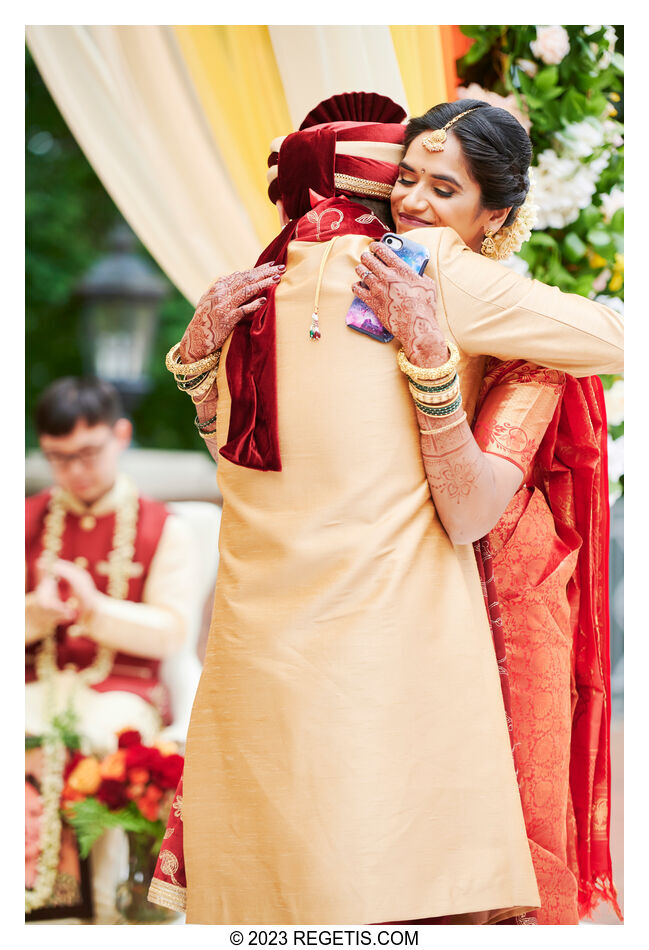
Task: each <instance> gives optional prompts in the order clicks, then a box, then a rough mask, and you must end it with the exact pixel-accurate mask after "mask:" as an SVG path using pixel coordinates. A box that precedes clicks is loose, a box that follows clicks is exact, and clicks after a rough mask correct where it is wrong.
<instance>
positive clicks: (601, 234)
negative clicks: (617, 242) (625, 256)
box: [587, 227, 612, 257]
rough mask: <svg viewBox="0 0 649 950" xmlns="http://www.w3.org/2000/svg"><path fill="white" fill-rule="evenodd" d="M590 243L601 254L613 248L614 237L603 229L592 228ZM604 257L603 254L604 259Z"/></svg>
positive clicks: (589, 233) (588, 236)
mask: <svg viewBox="0 0 649 950" xmlns="http://www.w3.org/2000/svg"><path fill="white" fill-rule="evenodd" d="M587 238H588V243H589V244H592V246H593V247H594V248H595V249H596V250H597V251H598V252H599V253H600V254H601V253H602V251H603V250H607V249H608V248H610V246H611V238H612V235H611V234H610V233H609V232H608V231H606V230H605V229H604V228H603V227H594V228H591V229H590V231H589V232H588V235H587ZM603 256H604V255H603V254H602V257H603Z"/></svg>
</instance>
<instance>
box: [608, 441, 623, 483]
mask: <svg viewBox="0 0 649 950" xmlns="http://www.w3.org/2000/svg"><path fill="white" fill-rule="evenodd" d="M621 475H624V436H623V435H621V436H620V438H619V439H612V438H611V436H610V435H609V437H608V477H609V479H610V480H611V481H612V482H616V481H617V480H618V478H619V477H620V476H621Z"/></svg>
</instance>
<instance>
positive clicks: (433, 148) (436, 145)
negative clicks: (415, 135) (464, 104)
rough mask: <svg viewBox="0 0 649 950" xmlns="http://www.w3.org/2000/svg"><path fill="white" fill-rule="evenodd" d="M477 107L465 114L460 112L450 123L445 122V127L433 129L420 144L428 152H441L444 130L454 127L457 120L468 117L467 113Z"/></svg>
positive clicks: (444, 139)
mask: <svg viewBox="0 0 649 950" xmlns="http://www.w3.org/2000/svg"><path fill="white" fill-rule="evenodd" d="M477 108H478V107H477V106H475V107H474V108H473V109H467V110H466V111H465V112H460V114H459V115H456V116H455V118H454V119H451V121H450V122H447V123H446V125H445V126H444V127H443V128H441V129H433V131H432V132H430V133H429V134H428V135H427V136H426V137H425V138H423V139H422V140H421V144H422V145H423V146H424V148H425V149H427V150H428V151H429V152H443V151H444V145H445V144H446V130H447V129H450V127H451V126H452V125H455V123H456V122H457V120H458V119H461V118H462V116H463V115H468V114H469V112H475V111H476V109H477Z"/></svg>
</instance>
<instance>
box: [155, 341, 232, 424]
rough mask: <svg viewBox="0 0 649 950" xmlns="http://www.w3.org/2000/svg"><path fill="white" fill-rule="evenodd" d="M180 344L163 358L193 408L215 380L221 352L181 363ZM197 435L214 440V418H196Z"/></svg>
mask: <svg viewBox="0 0 649 950" xmlns="http://www.w3.org/2000/svg"><path fill="white" fill-rule="evenodd" d="M179 350H180V343H176V344H175V345H174V346H172V347H171V349H170V350H169V352H168V353H167V356H166V357H165V366H166V367H167V369H168V370H169V372H170V373H172V374H173V377H174V379H175V380H176V386H177V387H178V389H179V390H180V391H181V392H184V393H188V395H189V396H190V398H191V400H192V402H193V403H194V405H195V406H200V404H201V403H202V402H205V400H206V399H207V397H208V396H209V394H210V393H211V392H212V387H213V386H214V382H215V380H216V374H217V373H218V370H219V362H220V360H221V351H220V350H217V351H216V353H210V355H209V356H206V357H205V358H204V359H202V360H196V362H194V363H182V362H181V360H180V355H179ZM194 424H195V426H196V428H197V429H198V434H199V435H200V437H201V438H202V439H213V438H216V416H214V417H213V418H212V419H209V420H207V421H205V422H200V420H199V418H198V416H196V419H195V422H194Z"/></svg>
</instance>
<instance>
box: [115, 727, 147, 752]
mask: <svg viewBox="0 0 649 950" xmlns="http://www.w3.org/2000/svg"><path fill="white" fill-rule="evenodd" d="M141 744H142V736H141V735H140V733H139V732H138V731H137V729H125V730H124V732H120V733H119V735H118V737H117V748H118V749H128V748H129V747H130V746H132V745H141Z"/></svg>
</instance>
